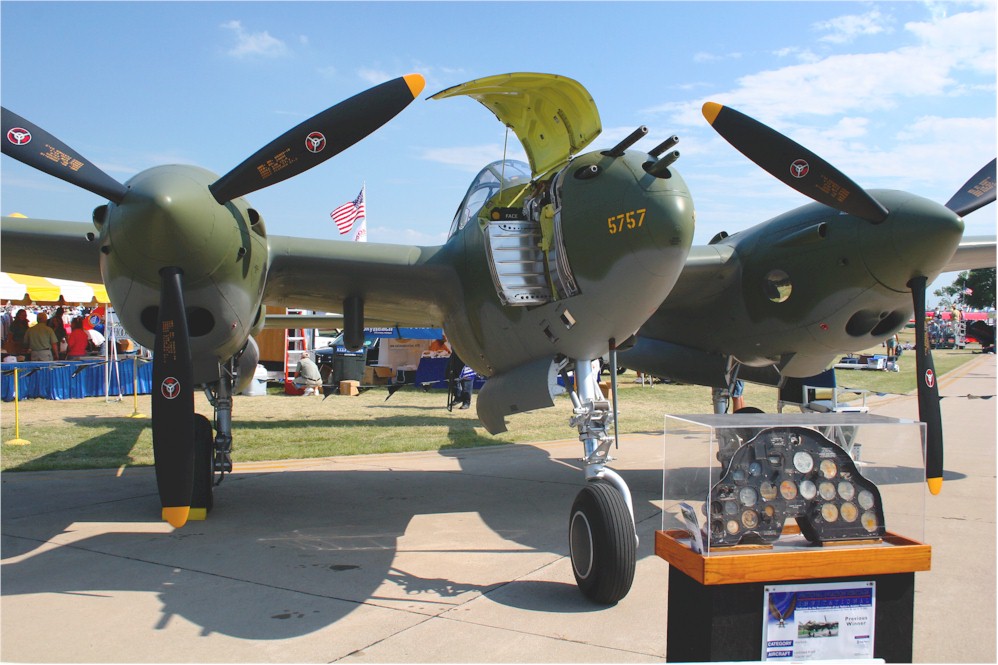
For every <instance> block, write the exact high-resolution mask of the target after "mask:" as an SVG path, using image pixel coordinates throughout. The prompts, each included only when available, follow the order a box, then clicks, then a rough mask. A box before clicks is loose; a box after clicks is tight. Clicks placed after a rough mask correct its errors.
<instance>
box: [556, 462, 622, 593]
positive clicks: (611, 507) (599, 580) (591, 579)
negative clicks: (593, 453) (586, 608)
mask: <svg viewBox="0 0 998 665" xmlns="http://www.w3.org/2000/svg"><path fill="white" fill-rule="evenodd" d="M568 532H569V549H570V551H571V556H572V571H573V572H574V573H575V581H576V583H577V584H578V585H579V590H580V591H582V593H583V595H585V596H586V597H587V598H589V599H590V600H591V601H593V602H595V603H600V604H604V605H613V604H614V603H616V602H617V601H619V600H620V599H621V598H623V597H624V596H626V595H627V592H628V591H629V590H630V588H631V583H632V582H633V581H634V567H635V561H636V558H637V552H636V543H635V538H634V523H633V522H632V520H631V514H630V512H629V511H628V509H627V504H626V503H625V502H624V498H623V497H622V496H621V495H620V492H618V491H617V489H616V488H615V487H613V486H612V485H610V484H609V483H605V482H603V481H599V480H597V481H593V482H590V483H588V484H587V485H586V486H585V487H583V488H582V491H580V492H579V494H578V496H576V497H575V502H574V503H573V504H572V514H571V517H570V519H569V524H568Z"/></svg>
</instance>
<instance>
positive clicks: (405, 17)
mask: <svg viewBox="0 0 998 665" xmlns="http://www.w3.org/2000/svg"><path fill="white" fill-rule="evenodd" d="M995 41H996V17H995V3H994V2H993V1H991V2H984V3H980V2H967V3H963V2H893V1H892V2H638V3H625V2H612V3H604V2H552V3H533V2H531V3H527V2H513V3H505V2H473V3H465V2H434V3H423V2H402V3H392V2H365V3H353V2H300V3H291V2H280V3H278V2H245V3H244V2H187V3H181V2H164V3H155V2H135V3H131V2H112V3H89V2H87V3H84V2H69V3H61V2H10V1H4V2H2V3H0V97H2V101H3V105H4V106H5V107H7V108H9V109H11V110H12V111H14V112H16V113H19V114H21V115H23V116H25V117H27V118H29V119H31V120H32V121H34V122H35V123H37V124H39V125H41V126H42V127H44V128H45V129H47V130H49V131H50V132H52V133H53V134H55V135H56V136H58V137H59V138H61V139H63V140H64V141H66V142H67V143H69V145H71V146H73V147H74V148H75V149H76V150H78V151H79V152H81V153H82V154H83V155H85V156H86V157H88V158H89V159H90V160H92V161H93V162H95V163H96V164H97V165H98V166H100V167H101V168H102V169H104V170H105V171H107V172H108V173H109V174H110V175H112V176H113V177H115V178H116V179H119V180H121V181H125V180H127V179H128V178H129V177H131V176H132V175H134V174H135V173H137V172H139V171H141V170H143V169H145V168H149V167H151V166H154V165H158V164H163V163H190V164H197V165H199V166H203V167H205V168H208V169H210V170H212V171H214V172H216V173H219V174H222V173H225V172H226V171H228V170H229V169H230V168H232V167H233V166H235V165H236V164H238V163H239V162H241V161H242V160H243V159H244V158H246V157H247V156H248V155H250V154H251V153H252V152H254V151H255V150H257V149H258V148H260V147H261V146H262V145H264V144H266V143H267V142H269V141H270V140H271V139H273V138H274V137H276V136H278V135H279V134H281V133H282V132H284V131H285V130H286V129H288V128H290V127H292V126H294V125H296V124H297V123H299V122H301V121H302V120H304V119H305V118H307V117H309V116H311V115H313V114H315V113H317V112H319V111H321V110H322V109H324V108H326V107H328V106H330V105H332V104H334V103H337V102H339V101H341V100H342V99H345V98H346V97H349V96H351V95H353V94H356V93H357V92H360V91H361V90H363V89H365V88H367V87H370V86H372V85H374V84H376V83H379V82H381V81H384V80H387V79H389V78H393V77H395V76H399V75H402V74H406V73H409V72H419V73H421V74H423V75H424V76H425V77H426V80H427V86H426V90H425V91H424V92H423V94H422V95H420V98H419V99H418V100H416V101H415V102H413V104H412V105H410V106H409V108H407V109H406V110H405V111H403V112H402V113H401V114H400V115H399V116H398V117H396V118H395V119H394V120H393V121H392V122H390V123H389V124H388V125H386V126H385V127H383V128H382V129H381V130H379V131H378V132H377V133H375V134H374V135H372V136H370V137H368V138H367V139H366V140H365V141H363V142H362V143H360V144H358V145H356V146H354V147H352V148H350V149H349V150H347V151H346V152H344V153H342V154H341V155H339V156H337V157H335V158H333V159H332V160H330V161H328V162H326V163H325V164H323V165H321V166H319V167H317V168H315V169H313V170H312V171H310V172H308V173H306V174H303V175H301V176H299V177H297V178H294V179H293V180H290V181H286V182H284V183H280V184H277V185H274V186H272V187H270V188H267V189H265V190H261V191H259V192H256V193H253V194H250V195H249V196H248V197H247V198H249V200H250V201H251V202H252V203H253V205H254V207H256V208H257V209H258V210H260V212H261V213H262V214H263V216H264V219H265V220H266V223H267V228H268V231H269V232H270V233H272V234H282V235H296V236H306V237H321V238H340V237H341V236H338V234H337V232H336V229H335V227H334V226H333V224H332V222H331V220H330V219H329V212H330V211H331V210H332V209H333V208H334V207H335V206H337V205H339V204H340V203H343V202H345V201H347V200H350V199H352V198H353V197H354V196H356V194H357V192H358V191H359V189H360V187H361V185H362V184H363V183H365V182H366V184H367V193H368V208H367V209H368V237H369V240H370V241H371V242H396V243H411V244H436V243H440V242H443V240H444V237H445V233H446V230H447V228H448V226H449V223H450V219H451V217H452V216H453V214H454V210H455V208H456V207H457V204H458V201H459V199H460V197H461V195H462V194H463V193H464V190H465V188H466V187H467V185H468V183H469V182H470V180H471V178H472V177H473V176H474V174H475V173H476V172H477V171H478V169H479V168H481V167H482V166H483V165H484V164H485V163H487V162H488V161H491V160H493V159H497V158H500V157H501V156H502V149H503V139H504V130H503V128H502V126H501V125H500V123H499V122H498V121H497V120H496V119H495V118H494V116H492V114H491V113H489V112H488V111H487V110H486V109H485V108H484V107H481V106H479V105H478V104H477V103H476V102H474V101H472V100H470V99H465V98H456V99H445V100H440V101H429V100H427V99H426V98H427V97H428V96H429V95H431V94H433V93H435V92H438V91H440V90H442V89H444V88H447V87H450V86H452V85H455V84H458V83H462V82H464V81H467V80H470V79H474V78H479V77H482V76H489V75H493V74H501V73H506V72H512V71H538V72H549V73H556V74H561V75H564V76H569V77H571V78H574V79H576V80H578V81H580V82H581V83H582V84H583V85H585V86H586V87H587V88H588V90H589V91H590V93H591V94H592V96H593V98H594V99H595V101H596V104H597V105H598V107H599V109H600V115H601V119H602V124H603V128H604V131H603V134H602V135H601V136H600V137H598V138H597V139H596V141H595V142H594V143H593V147H595V148H605V147H608V146H610V145H612V144H613V143H615V142H616V141H617V140H619V139H620V138H621V137H623V136H624V135H626V134H627V133H629V132H630V131H631V130H633V129H634V128H635V127H637V126H639V125H647V126H648V128H649V136H648V137H647V138H646V139H644V141H643V142H642V143H639V144H638V147H643V148H645V149H650V148H651V147H652V146H654V145H656V144H657V143H658V142H660V141H661V140H662V139H664V138H666V137H667V136H669V135H671V134H678V135H679V137H680V139H681V141H680V143H679V145H678V146H677V148H678V149H679V150H680V152H681V153H682V157H681V158H680V160H679V162H678V163H677V165H676V166H677V167H678V169H679V171H680V172H681V173H682V175H683V177H684V178H685V179H686V182H687V184H688V185H689V187H690V189H691V192H692V195H693V197H694V202H695V204H696V208H697V220H698V228H697V234H696V240H695V241H696V242H698V243H705V242H706V241H707V240H708V239H709V238H710V237H711V236H712V235H714V234H715V233H716V232H717V231H720V230H726V231H728V232H734V231H737V230H739V229H742V228H746V227H748V226H750V225H752V224H754V223H757V222H760V221H763V220H765V219H768V218H770V217H773V216H775V215H777V214H779V213H781V212H783V211H785V210H787V209H789V208H793V207H796V206H798V205H802V204H804V203H806V202H807V200H806V199H804V198H803V197H802V196H800V195H799V194H797V193H795V192H793V191H791V190H789V189H787V188H786V187H785V186H783V185H782V184H780V183H779V182H777V181H776V180H775V179H773V178H772V177H770V176H768V175H767V174H765V173H763V172H761V171H760V170H759V169H758V168H757V167H755V166H754V165H753V164H752V163H750V162H749V161H748V160H747V159H745V158H744V157H742V156H741V155H740V154H739V153H738V152H736V151H735V150H734V149H733V148H731V147H730V146H729V145H728V144H727V143H725V142H724V141H723V140H722V139H720V138H719V137H718V136H717V135H716V134H715V133H714V132H713V130H711V129H710V127H709V126H708V125H707V123H706V122H705V121H704V120H703V118H702V116H701V115H700V106H701V105H702V103H703V102H704V101H706V100H712V101H716V102H719V103H722V104H725V105H729V106H733V107H735V108H737V109H739V110H741V111H743V112H746V113H749V114H750V115H753V116H754V117H756V118H758V119H759V120H762V121H763V122H766V123H767V124H770V125H772V126H773V127H774V128H776V129H778V130H779V131H781V132H783V133H785V134H788V135H790V136H791V137H793V138H794V139H795V140H797V141H798V142H800V143H803V144H804V145H807V146H808V147H810V148H811V149H812V150H814V151H815V152H817V153H818V154H820V155H821V156H822V157H824V158H826V159H827V160H829V161H830V162H832V163H833V164H835V165H836V166H837V167H838V168H839V169H841V170H842V171H844V172H845V173H847V174H848V175H849V176H850V177H852V179H853V180H855V181H857V182H858V183H859V184H861V185H863V186H864V187H866V188H892V189H904V190H908V191H913V192H916V193H918V194H921V195H923V196H926V197H928V198H932V199H934V200H937V201H940V202H945V201H946V200H948V199H949V197H950V196H951V195H952V194H953V192H954V191H955V190H956V188H957V187H959V186H960V185H961V184H963V182H964V181H965V180H966V179H967V178H968V177H970V176H971V175H972V174H973V173H974V172H976V171H977V170H978V169H979V168H980V167H981V166H983V165H984V164H985V163H987V162H988V161H989V160H991V159H992V158H993V157H994V156H995V155H996V153H998V146H996V121H995V112H996V71H995V65H996V54H995ZM514 145H515V143H514ZM516 151H519V148H518V146H516ZM515 154H516V152H514V155H515ZM520 154H522V153H520ZM0 169H2V170H0V174H2V182H0V208H2V212H3V214H11V213H13V212H20V213H23V214H26V215H28V216H29V217H41V218H49V219H68V220H88V219H89V218H90V211H91V210H92V209H93V208H94V207H95V206H96V205H99V204H100V203H102V201H100V200H99V199H98V198H97V197H96V196H94V195H92V194H89V193H87V192H83V191H80V190H77V189H75V188H73V187H72V186H70V185H67V184H65V183H62V182H61V181H57V180H53V179H51V178H49V177H46V176H44V175H42V174H40V173H37V172H35V171H33V170H31V169H28V168H26V167H24V166H22V165H21V164H19V163H17V162H15V161H13V160H11V159H9V158H6V157H5V158H3V159H2V160H0ZM996 210H998V206H995V205H992V206H989V207H987V208H985V209H983V210H981V211H979V212H977V213H974V214H972V215H970V216H968V218H967V223H968V230H967V233H968V234H994V233H995V229H996V221H995V220H996ZM342 237H344V238H345V237H346V236H342ZM950 281H952V276H947V278H943V279H941V280H937V285H939V284H940V283H944V284H948V283H949V282H950ZM930 299H931V297H930Z"/></svg>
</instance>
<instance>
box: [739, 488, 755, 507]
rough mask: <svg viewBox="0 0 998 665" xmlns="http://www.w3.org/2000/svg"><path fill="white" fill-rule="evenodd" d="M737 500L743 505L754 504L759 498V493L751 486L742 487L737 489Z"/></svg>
mask: <svg viewBox="0 0 998 665" xmlns="http://www.w3.org/2000/svg"><path fill="white" fill-rule="evenodd" d="M738 500H739V501H741V502H742V505H743V506H754V505H755V502H756V501H758V500H759V495H758V494H756V492H755V490H754V489H752V488H751V487H743V488H741V489H740V490H739V491H738Z"/></svg>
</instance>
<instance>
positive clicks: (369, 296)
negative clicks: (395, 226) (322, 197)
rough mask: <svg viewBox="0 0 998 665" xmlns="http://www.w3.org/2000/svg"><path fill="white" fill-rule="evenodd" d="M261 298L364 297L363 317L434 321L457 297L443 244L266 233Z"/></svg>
mask: <svg viewBox="0 0 998 665" xmlns="http://www.w3.org/2000/svg"><path fill="white" fill-rule="evenodd" d="M269 242H270V269H269V271H268V273H267V286H266V289H265V291H264V302H265V303H266V304H268V305H277V306H281V307H300V308H303V309H315V310H320V311H340V310H341V308H342V304H343V300H344V298H346V297H347V296H360V297H361V298H363V299H364V318H365V319H366V320H379V321H391V322H393V323H396V324H409V325H427V326H440V325H442V324H443V322H444V309H445V305H446V306H447V307H448V308H449V309H453V308H454V307H455V306H458V305H459V303H461V302H463V298H462V295H461V286H460V284H458V280H457V277H456V275H455V274H454V270H453V268H452V267H450V266H449V265H448V264H447V263H446V262H445V261H440V260H438V259H439V257H440V255H441V253H442V252H443V251H444V248H443V247H418V246H412V245H389V244H381V243H361V242H343V241H338V240H316V239H313V238H292V237H287V236H270V238H269Z"/></svg>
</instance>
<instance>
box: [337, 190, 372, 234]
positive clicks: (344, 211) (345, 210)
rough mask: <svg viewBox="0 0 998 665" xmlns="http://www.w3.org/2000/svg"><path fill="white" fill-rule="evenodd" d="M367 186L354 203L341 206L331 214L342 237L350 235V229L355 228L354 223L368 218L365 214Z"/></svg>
mask: <svg viewBox="0 0 998 665" xmlns="http://www.w3.org/2000/svg"><path fill="white" fill-rule="evenodd" d="M365 189H367V186H366V185H365V186H364V187H361V188H360V194H358V195H357V198H355V199H354V200H353V201H348V202H346V203H344V204H343V205H341V206H340V207H338V208H336V209H335V210H333V211H332V212H331V213H329V216H330V217H332V218H333V221H334V222H336V228H337V229H339V231H340V235H344V234H346V233H350V229H352V228H353V225H354V223H355V222H356V221H357V220H358V219H364V218H366V217H367V215H366V213H365V212H364V190H365Z"/></svg>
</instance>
